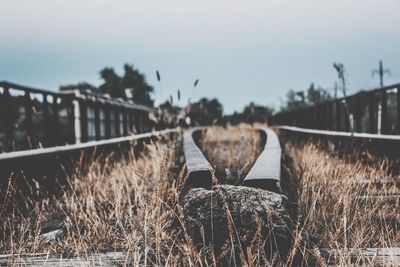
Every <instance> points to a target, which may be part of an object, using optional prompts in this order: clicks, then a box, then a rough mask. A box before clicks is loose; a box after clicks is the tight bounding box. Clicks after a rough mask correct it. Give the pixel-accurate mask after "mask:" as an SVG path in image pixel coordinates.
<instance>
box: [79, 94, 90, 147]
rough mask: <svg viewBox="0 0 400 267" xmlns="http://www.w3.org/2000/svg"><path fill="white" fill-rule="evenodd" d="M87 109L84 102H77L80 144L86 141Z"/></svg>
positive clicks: (81, 100)
mask: <svg viewBox="0 0 400 267" xmlns="http://www.w3.org/2000/svg"><path fill="white" fill-rule="evenodd" d="M87 108H88V105H87V104H86V102H85V100H83V99H80V100H79V113H80V114H79V119H80V126H81V142H87V141H88V116H87Z"/></svg>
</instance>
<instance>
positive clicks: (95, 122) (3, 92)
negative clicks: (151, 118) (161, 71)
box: [0, 81, 152, 153]
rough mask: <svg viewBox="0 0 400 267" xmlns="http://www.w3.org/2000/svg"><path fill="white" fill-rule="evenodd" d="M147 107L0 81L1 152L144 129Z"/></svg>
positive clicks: (84, 94)
mask: <svg viewBox="0 0 400 267" xmlns="http://www.w3.org/2000/svg"><path fill="white" fill-rule="evenodd" d="M149 112H152V109H151V108H148V107H145V106H141V105H137V104H135V103H133V102H131V101H125V100H122V99H111V98H109V97H106V96H101V95H95V94H91V93H89V92H80V91H79V90H71V91H65V92H50V91H46V90H42V89H36V88H31V87H28V86H22V85H18V84H14V83H10V82H6V81H2V82H0V153H2V152H10V151H16V150H26V149H34V148H40V147H52V146H59V145H65V144H75V143H81V142H87V141H92V140H101V139H110V138H113V137H120V136H127V135H130V134H131V133H142V132H145V131H146V130H148V129H146V127H148V113H149Z"/></svg>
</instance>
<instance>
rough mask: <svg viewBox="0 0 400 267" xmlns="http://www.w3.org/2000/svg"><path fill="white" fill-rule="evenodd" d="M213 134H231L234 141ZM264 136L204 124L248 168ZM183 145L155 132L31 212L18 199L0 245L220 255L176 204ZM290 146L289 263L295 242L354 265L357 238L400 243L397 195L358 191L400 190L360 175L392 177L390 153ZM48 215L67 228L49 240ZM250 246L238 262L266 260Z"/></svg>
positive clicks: (202, 258)
mask: <svg viewBox="0 0 400 267" xmlns="http://www.w3.org/2000/svg"><path fill="white" fill-rule="evenodd" d="M241 136H244V138H242V137H241ZM241 139H242V140H243V139H245V142H244V141H240V140H241ZM216 141H223V142H226V144H227V147H226V148H225V147H224V146H222V145H221V144H219V143H216ZM259 142H260V141H259V139H257V134H256V135H254V133H252V132H251V131H250V130H249V128H246V127H244V126H241V127H239V128H232V129H231V131H229V132H227V131H224V130H222V129H221V128H214V129H213V130H212V131H209V132H207V134H206V135H205V138H204V139H203V140H202V146H203V147H204V148H205V151H206V153H207V156H208V157H209V159H210V161H211V162H212V163H214V164H215V165H217V167H218V168H220V170H223V172H225V169H226V168H227V169H229V170H231V173H235V172H236V174H237V175H238V176H239V177H242V176H243V175H242V174H244V173H246V171H248V169H249V167H251V162H252V161H253V160H254V158H255V157H256V156H257V155H258V153H259V152H260V151H259V150H260V147H259ZM176 145H177V144H176V142H174V141H168V142H155V143H151V144H149V145H147V146H146V149H145V150H146V153H143V155H142V156H141V157H139V158H135V157H134V156H133V155H131V156H130V157H129V158H128V159H126V160H122V161H120V162H118V163H107V164H106V165H100V164H99V163H94V164H93V165H92V166H91V167H90V171H89V174H88V175H87V176H85V177H79V179H76V180H74V181H72V182H71V184H70V189H69V190H65V192H64V194H63V195H62V197H60V198H57V199H56V198H48V199H43V200H41V201H39V202H37V203H35V204H34V206H33V208H32V211H31V213H30V214H29V216H26V215H23V214H21V213H20V212H19V211H18V209H17V208H15V209H14V210H13V211H12V212H10V213H7V214H3V215H2V217H1V218H0V227H1V228H0V253H7V254H8V253H10V254H13V255H17V256H18V255H22V254H24V253H37V252H45V253H46V252H50V253H55V254H63V255H65V256H68V255H78V256H80V257H84V256H85V255H89V254H90V253H92V252H102V251H124V252H126V255H127V262H129V263H130V264H132V265H172V266H176V265H179V266H182V265H184V266H188V265H190V266H192V265H196V266H197V265H201V264H203V265H204V264H205V265H207V264H209V265H218V262H217V261H216V258H215V256H214V255H212V251H211V252H210V249H209V248H204V250H202V251H197V250H196V249H194V246H193V244H192V243H191V239H190V237H189V236H187V235H186V234H185V227H184V226H183V224H182V220H183V212H182V207H181V206H180V204H179V195H180V190H181V184H180V183H181V182H182V180H183V179H184V177H183V176H184V175H183V171H172V170H173V166H174V164H175V162H176V159H177V158H179V157H180V156H181V152H180V151H179V149H178V150H177V149H175V148H176ZM283 148H284V151H285V153H287V154H288V155H290V156H291V157H292V158H293V161H294V163H293V166H289V167H290V170H289V171H290V173H291V174H292V179H294V180H295V182H296V184H297V185H298V195H299V199H298V201H299V217H298V225H297V231H296V233H294V236H295V237H296V238H295V245H294V248H293V253H292V254H291V256H290V257H289V259H285V260H286V265H290V264H291V263H292V260H293V259H294V255H295V251H298V250H301V251H302V252H303V254H304V257H305V259H306V260H309V262H310V260H311V259H313V261H314V263H315V264H318V265H324V264H326V260H325V258H324V257H322V256H321V254H322V253H323V252H322V250H321V249H322V248H330V249H344V248H347V249H348V250H347V251H345V252H344V253H343V254H341V255H340V257H339V258H338V265H339V266H347V265H348V264H349V263H350V253H351V251H352V250H355V249H357V248H367V247H399V246H400V234H399V229H397V228H396V227H398V226H396V224H393V223H391V222H390V221H388V218H397V220H398V221H399V212H398V211H399V208H400V207H399V203H397V204H387V203H386V204H385V203H384V202H382V203H380V204H379V203H375V204H374V203H373V204H367V205H363V204H362V203H360V201H358V200H357V197H359V196H361V195H367V194H376V195H385V194H394V193H399V190H398V188H395V187H393V186H389V187H383V188H376V187H373V186H364V185H363V184H362V183H361V182H362V181H366V180H367V181H371V180H374V179H381V178H383V177H387V162H385V161H384V160H382V161H380V162H379V163H376V164H370V165H365V164H362V163H361V162H358V163H349V162H347V161H346V160H343V159H340V158H337V157H335V156H332V155H330V154H328V153H327V152H325V151H324V150H322V149H320V148H319V147H318V146H316V145H314V144H306V145H304V146H297V145H294V144H291V143H287V144H285V145H284V146H283ZM175 151H178V152H177V153H176V154H175ZM242 156H243V157H242ZM241 157H242V158H241ZM221 172H222V171H221ZM390 179H399V178H398V177H391V178H390ZM236 182H237V181H236ZM10 195H12V196H17V194H10ZM18 197H19V198H21V196H20V195H19V196H18ZM11 200H12V199H11ZM26 201H27V202H29V201H30V200H29V199H26ZM372 218H373V219H372ZM398 221H397V222H398ZM51 222H52V223H53V224H54V223H55V222H58V223H59V225H61V226H59V227H58V228H61V229H63V234H62V235H61V236H59V237H58V238H57V239H56V240H54V241H51V242H49V243H46V242H43V241H42V240H41V234H43V233H45V232H48V231H49V229H50V227H49V225H50V223H51ZM235 227H240V225H236V226H235ZM232 232H233V233H232V235H233V236H232V239H234V238H236V237H235V236H234V235H235V233H234V231H232ZM227 253H229V252H227ZM243 253H245V254H246V255H245V256H243V255H240V256H239V258H241V259H242V262H241V263H240V264H242V265H250V266H257V265H258V264H259V263H258V262H257V261H256V260H254V259H256V258H258V256H257V255H258V254H259V253H260V251H257V249H249V248H243ZM210 255H211V256H210ZM210 259H211V260H210ZM128 260H129V261H128ZM252 260H254V261H252ZM280 260H281V259H275V262H274V263H271V264H278V262H280ZM206 263H207V264H206ZM280 265H285V264H283V263H281V264H280Z"/></svg>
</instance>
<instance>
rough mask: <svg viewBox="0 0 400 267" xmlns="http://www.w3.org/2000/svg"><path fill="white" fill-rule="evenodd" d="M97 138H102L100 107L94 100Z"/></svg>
mask: <svg viewBox="0 0 400 267" xmlns="http://www.w3.org/2000/svg"><path fill="white" fill-rule="evenodd" d="M93 108H94V132H95V139H96V140H100V138H101V137H100V109H99V103H98V102H97V101H95V102H93Z"/></svg>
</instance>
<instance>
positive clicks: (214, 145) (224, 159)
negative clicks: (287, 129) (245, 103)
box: [200, 125, 262, 185]
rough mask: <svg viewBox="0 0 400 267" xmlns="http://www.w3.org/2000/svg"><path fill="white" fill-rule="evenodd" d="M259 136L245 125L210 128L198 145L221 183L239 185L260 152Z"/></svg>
mask: <svg viewBox="0 0 400 267" xmlns="http://www.w3.org/2000/svg"><path fill="white" fill-rule="evenodd" d="M261 141H262V140H261V136H260V134H259V132H257V131H256V130H255V129H254V128H251V127H250V126H247V125H240V126H239V127H228V128H227V129H224V128H221V127H212V128H209V129H207V131H206V132H205V133H204V134H203V137H202V139H201V141H200V145H201V147H202V149H203V152H204V154H205V156H206V157H207V159H208V161H209V162H210V164H211V165H212V166H213V167H214V169H215V173H216V176H217V178H218V180H219V183H221V184H225V183H228V184H233V185H239V184H241V182H242V181H243V179H244V178H245V176H246V174H247V173H248V172H249V171H250V169H251V167H252V166H253V163H254V161H255V160H256V159H257V157H258V155H260V153H261V151H262V147H261V146H262V144H261Z"/></svg>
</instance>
